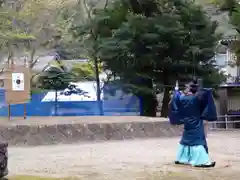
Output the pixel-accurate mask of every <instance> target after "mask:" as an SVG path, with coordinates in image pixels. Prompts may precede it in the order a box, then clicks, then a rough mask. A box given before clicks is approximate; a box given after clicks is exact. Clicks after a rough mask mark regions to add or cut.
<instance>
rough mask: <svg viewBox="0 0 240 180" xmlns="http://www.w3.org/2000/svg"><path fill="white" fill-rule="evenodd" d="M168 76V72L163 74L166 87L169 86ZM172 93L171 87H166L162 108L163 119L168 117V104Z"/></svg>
mask: <svg viewBox="0 0 240 180" xmlns="http://www.w3.org/2000/svg"><path fill="white" fill-rule="evenodd" d="M168 74H169V73H168V72H164V74H163V84H164V85H168V84H169V78H168V77H169V75H168ZM170 91H171V87H169V86H165V87H164V94H163V100H162V107H161V117H168V103H169V101H170Z"/></svg>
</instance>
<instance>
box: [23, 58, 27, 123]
mask: <svg viewBox="0 0 240 180" xmlns="http://www.w3.org/2000/svg"><path fill="white" fill-rule="evenodd" d="M24 66H25V67H27V59H26V57H25V58H24ZM25 78H26V77H25V76H24V80H25ZM23 106H24V107H23V108H24V110H23V111H24V112H23V119H27V104H26V103H24V104H23Z"/></svg>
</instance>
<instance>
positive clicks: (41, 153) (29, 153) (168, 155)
mask: <svg viewBox="0 0 240 180" xmlns="http://www.w3.org/2000/svg"><path fill="white" fill-rule="evenodd" d="M208 138H209V144H210V152H211V154H212V156H213V158H214V160H216V161H217V167H216V168H215V169H213V170H211V171H206V170H205V171H201V170H193V169H190V168H187V169H186V168H182V167H181V168H179V167H176V166H174V165H172V164H171V162H172V161H174V157H175V151H176V147H177V142H178V140H179V138H169V139H165V138H162V139H152V140H130V141H118V142H105V143H94V144H93V143H91V144H90V143H89V144H73V145H55V146H41V147H18V148H17V147H14V148H9V157H10V159H9V169H10V172H11V174H12V175H14V174H33V175H35V174H40V175H46V176H51V175H52V176H82V177H85V178H86V179H91V180H92V179H98V178H99V179H109V180H117V179H122V178H123V177H124V179H125V180H128V179H129V180H134V179H136V177H137V176H138V177H140V176H142V175H143V174H144V175H146V174H147V173H154V172H159V171H160V170H161V171H180V172H185V171H186V170H188V171H189V172H190V171H191V173H193V175H194V176H203V174H204V173H208V175H211V176H214V177H215V176H216V177H218V176H219V177H221V176H225V175H226V176H227V174H229V175H231V177H232V178H229V179H231V180H235V179H234V177H235V175H236V174H237V175H238V174H239V172H240V169H239V168H238V166H240V145H239V144H238V140H239V138H240V132H229V133H224V132H218V133H213V134H210V135H209V136H208ZM226 166H227V167H226ZM203 172H204V173H203ZM144 175H143V176H144ZM236 177H237V176H236ZM217 179H218V178H217ZM237 179H238V178H236V180H237Z"/></svg>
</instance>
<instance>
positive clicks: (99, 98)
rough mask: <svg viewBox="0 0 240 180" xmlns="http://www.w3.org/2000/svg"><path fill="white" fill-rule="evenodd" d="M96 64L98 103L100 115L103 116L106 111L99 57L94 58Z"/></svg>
mask: <svg viewBox="0 0 240 180" xmlns="http://www.w3.org/2000/svg"><path fill="white" fill-rule="evenodd" d="M93 62H94V68H95V73H96V84H97V102H98V108H99V115H101V116H103V115H104V111H103V103H102V100H101V93H102V90H101V87H100V78H99V67H98V60H97V57H96V56H94V58H93Z"/></svg>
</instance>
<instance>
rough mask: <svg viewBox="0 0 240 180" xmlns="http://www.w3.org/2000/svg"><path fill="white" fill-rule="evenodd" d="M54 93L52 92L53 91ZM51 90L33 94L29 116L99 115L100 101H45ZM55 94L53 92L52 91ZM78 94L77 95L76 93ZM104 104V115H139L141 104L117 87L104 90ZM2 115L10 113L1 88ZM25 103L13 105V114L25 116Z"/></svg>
mask: <svg viewBox="0 0 240 180" xmlns="http://www.w3.org/2000/svg"><path fill="white" fill-rule="evenodd" d="M51 93H52V92H51ZM48 94H49V92H45V93H38V94H33V95H32V98H31V101H30V102H28V103H27V104H26V107H27V116H93V115H99V108H98V102H97V101H96V100H95V101H92V100H83V101H65V100H64V101H62V100H61V99H58V101H57V102H55V100H54V101H43V99H44V98H45V97H47V96H48ZM52 94H53V93H52ZM75 96H76V95H75ZM101 102H102V105H103V109H104V115H106V116H113V115H114V116H117V115H123V116H124V115H128V116H129V115H130V116H131V115H139V112H140V106H139V100H138V98H137V97H135V96H132V95H127V94H124V93H123V92H122V91H121V90H117V91H116V89H115V91H114V93H113V94H112V93H109V91H103V97H102V101H101ZM0 107H1V108H0V116H7V115H8V105H7V104H6V103H5V90H4V89H0ZM23 115H24V105H23V104H16V105H11V116H23Z"/></svg>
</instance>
